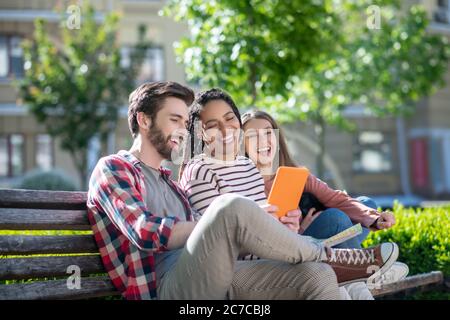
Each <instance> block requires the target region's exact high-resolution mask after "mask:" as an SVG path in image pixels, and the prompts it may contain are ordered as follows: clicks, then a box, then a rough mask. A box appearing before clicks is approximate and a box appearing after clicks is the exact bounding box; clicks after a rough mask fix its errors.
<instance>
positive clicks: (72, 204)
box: [0, 189, 87, 210]
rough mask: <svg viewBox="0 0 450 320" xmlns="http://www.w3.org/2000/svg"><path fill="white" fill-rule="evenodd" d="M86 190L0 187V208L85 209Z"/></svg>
mask: <svg viewBox="0 0 450 320" xmlns="http://www.w3.org/2000/svg"><path fill="white" fill-rule="evenodd" d="M86 200H87V193H86V192H81V191H80V192H78V191H77V192H73V191H40V190H21V189H0V207H1V208H33V209H60V210H61V209H86Z"/></svg>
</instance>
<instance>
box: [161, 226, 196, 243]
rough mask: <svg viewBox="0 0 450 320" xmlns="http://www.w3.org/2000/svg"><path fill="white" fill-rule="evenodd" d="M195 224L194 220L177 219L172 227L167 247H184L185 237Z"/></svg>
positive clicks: (187, 236) (189, 233) (186, 237)
mask: <svg viewBox="0 0 450 320" xmlns="http://www.w3.org/2000/svg"><path fill="white" fill-rule="evenodd" d="M196 225H197V222H196V221H186V222H183V221H179V222H178V223H177V224H175V225H174V226H173V228H172V233H171V234H170V237H169V241H168V243H167V249H169V250H174V249H179V248H182V247H184V245H185V244H186V241H187V239H188V238H189V236H190V235H191V233H192V230H194V228H195V226H196Z"/></svg>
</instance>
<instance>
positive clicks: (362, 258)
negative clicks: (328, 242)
mask: <svg viewBox="0 0 450 320" xmlns="http://www.w3.org/2000/svg"><path fill="white" fill-rule="evenodd" d="M329 261H330V262H338V263H346V264H352V263H353V264H354V265H357V264H358V263H359V264H361V265H363V264H367V263H374V262H375V252H374V250H373V249H332V250H331V257H330V260H329Z"/></svg>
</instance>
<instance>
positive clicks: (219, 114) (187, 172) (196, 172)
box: [180, 88, 266, 213]
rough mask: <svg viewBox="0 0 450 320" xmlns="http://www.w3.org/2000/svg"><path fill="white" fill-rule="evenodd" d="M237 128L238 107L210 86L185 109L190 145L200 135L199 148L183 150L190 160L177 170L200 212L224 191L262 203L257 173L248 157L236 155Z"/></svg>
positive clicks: (262, 196)
mask: <svg viewBox="0 0 450 320" xmlns="http://www.w3.org/2000/svg"><path fill="white" fill-rule="evenodd" d="M196 129H197V130H196ZM240 132H241V119H240V114H239V111H238V109H237V107H236V105H235V103H234V101H233V99H232V98H231V97H230V96H229V95H228V94H227V93H226V92H224V91H222V90H220V89H216V88H214V89H211V90H207V91H204V92H201V93H199V94H198V96H197V98H196V100H195V101H194V103H193V105H192V106H191V108H190V112H189V133H190V136H191V145H193V141H194V138H195V137H201V142H202V143H201V147H202V148H201V150H197V152H199V153H196V152H194V148H191V149H190V150H187V151H186V153H189V155H190V157H191V160H189V162H187V163H186V164H184V166H183V167H182V170H181V171H180V186H181V187H182V188H183V189H184V190H185V191H186V193H187V195H188V197H189V200H190V202H191V204H192V205H193V206H194V207H195V208H196V209H197V210H198V211H199V212H200V213H203V212H204V211H205V210H206V209H207V208H208V206H209V205H210V204H211V202H212V201H213V200H214V199H215V198H216V197H218V196H219V195H221V194H225V193H238V194H240V195H243V196H245V197H248V198H250V199H252V200H254V201H255V202H257V203H258V204H260V205H264V204H265V203H266V196H265V194H264V181H263V180H262V176H261V174H260V173H259V172H258V170H257V169H256V167H255V165H254V164H253V162H252V161H251V160H250V159H248V158H246V157H243V156H239V155H238V153H239V138H240Z"/></svg>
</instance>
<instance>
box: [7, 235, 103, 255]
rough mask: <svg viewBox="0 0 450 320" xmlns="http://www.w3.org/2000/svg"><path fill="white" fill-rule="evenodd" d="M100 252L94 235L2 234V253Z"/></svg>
mask: <svg viewBox="0 0 450 320" xmlns="http://www.w3.org/2000/svg"><path fill="white" fill-rule="evenodd" d="M49 253H98V248H97V245H96V243H95V241H94V236H93V235H70V236H69V235H68V236H21V235H14V236H0V255H25V254H49Z"/></svg>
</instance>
